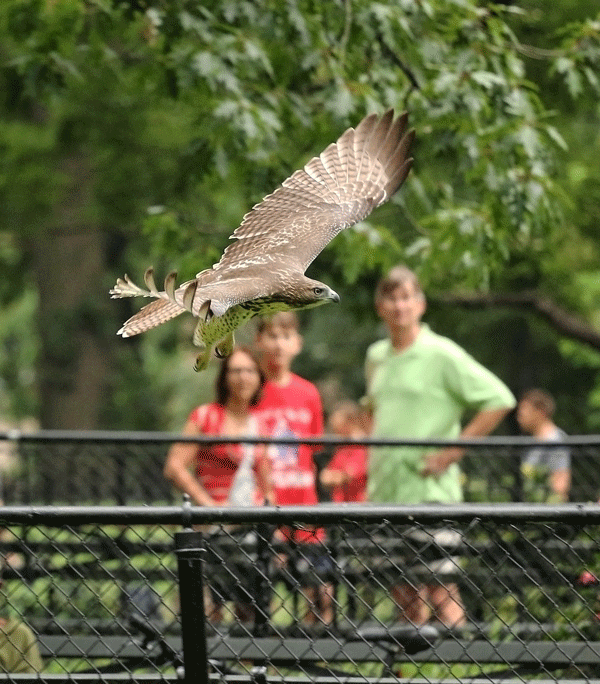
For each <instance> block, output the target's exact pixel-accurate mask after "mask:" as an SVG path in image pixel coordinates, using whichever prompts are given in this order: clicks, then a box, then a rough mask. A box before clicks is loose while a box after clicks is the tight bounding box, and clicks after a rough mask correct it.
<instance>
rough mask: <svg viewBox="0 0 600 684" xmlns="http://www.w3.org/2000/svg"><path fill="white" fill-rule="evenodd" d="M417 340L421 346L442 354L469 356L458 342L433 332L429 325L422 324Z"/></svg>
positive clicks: (454, 356) (453, 356) (458, 356)
mask: <svg viewBox="0 0 600 684" xmlns="http://www.w3.org/2000/svg"><path fill="white" fill-rule="evenodd" d="M418 341H419V345H420V346H421V347H422V348H425V349H429V350H431V351H432V352H435V353H438V354H440V355H442V356H447V357H451V358H468V357H469V354H468V352H466V351H465V350H464V349H463V348H462V347H461V346H460V344H458V343H457V342H455V341H454V340H451V339H450V338H449V337H445V336H444V335H440V334H439V333H436V332H434V331H433V330H431V328H430V327H429V326H423V328H422V329H421V333H420V335H419V338H418Z"/></svg>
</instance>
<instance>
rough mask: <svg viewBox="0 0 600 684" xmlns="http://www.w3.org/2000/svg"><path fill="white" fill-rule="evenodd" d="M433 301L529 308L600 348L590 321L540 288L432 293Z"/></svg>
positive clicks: (473, 306)
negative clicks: (544, 293) (545, 294)
mask: <svg viewBox="0 0 600 684" xmlns="http://www.w3.org/2000/svg"><path fill="white" fill-rule="evenodd" d="M429 299H430V300H431V301H432V302H439V303H443V304H452V305H453V306H462V307H465V308H468V309H484V308H500V307H512V308H515V309H526V310H529V311H532V312H533V313H535V314H537V315H538V316H540V317H541V318H543V319H544V320H546V321H547V322H548V323H549V324H550V326H551V327H552V328H554V330H556V331H557V332H558V333H560V334H561V335H564V336H565V337H568V338H570V339H572V340H577V341H578V342H582V343H583V344H586V345H588V346H590V347H592V348H593V349H600V332H598V331H597V330H595V329H594V328H593V327H592V326H591V325H590V324H589V323H588V322H587V321H584V320H583V319H582V318H579V317H578V316H576V315H574V314H572V313H570V312H569V311H565V309H563V308H561V307H560V306H559V305H558V304H556V302H553V301H552V300H551V299H549V298H548V297H544V296H542V295H540V294H539V293H537V292H507V293H482V294H477V293H474V294H444V295H437V296H433V297H429Z"/></svg>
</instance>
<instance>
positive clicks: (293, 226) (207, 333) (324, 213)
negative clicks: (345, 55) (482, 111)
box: [110, 109, 414, 371]
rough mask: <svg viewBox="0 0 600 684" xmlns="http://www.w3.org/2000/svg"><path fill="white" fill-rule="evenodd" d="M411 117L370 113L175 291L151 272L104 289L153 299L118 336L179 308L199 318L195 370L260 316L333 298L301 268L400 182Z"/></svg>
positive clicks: (223, 352) (171, 279) (406, 166)
mask: <svg viewBox="0 0 600 684" xmlns="http://www.w3.org/2000/svg"><path fill="white" fill-rule="evenodd" d="M407 118H408V116H407V114H406V113H404V114H402V115H401V116H399V117H398V118H397V119H396V120H394V111H393V110H392V109H391V110H389V111H388V112H386V113H385V114H384V115H383V116H382V117H381V118H379V117H377V115H375V114H371V115H370V116H367V117H366V118H364V119H363V120H362V121H361V122H360V123H359V124H358V126H357V127H356V129H353V128H349V129H348V130H347V131H346V132H345V133H344V134H343V135H342V136H341V137H340V138H339V139H338V141H337V142H335V143H332V144H331V145H329V147H327V148H326V149H325V150H324V151H323V152H322V153H321V154H320V155H319V156H318V157H314V158H313V159H311V160H310V161H309V162H308V164H306V166H305V167H304V169H301V170H299V171H296V172H295V173H294V174H292V175H291V176H290V177H289V178H288V179H287V180H285V181H284V182H283V183H282V185H281V186H280V187H279V188H277V190H275V192H273V193H272V194H270V195H267V196H266V197H265V198H264V199H263V201H262V202H260V203H259V204H257V205H255V206H254V207H253V208H252V210H251V211H249V212H248V213H247V214H246V215H245V216H244V218H243V220H242V223H241V225H240V226H239V227H238V228H237V229H236V230H235V232H234V233H233V235H232V236H231V237H232V238H233V239H234V240H235V242H233V243H231V244H230V245H229V246H228V247H227V248H226V249H225V251H224V252H223V256H222V257H221V260H220V261H219V262H218V263H217V264H215V265H214V266H213V267H212V268H209V269H207V270H205V271H201V272H200V273H198V275H197V276H196V277H195V278H194V280H189V281H187V282H185V283H183V284H182V285H180V286H179V287H177V288H175V280H176V278H177V274H176V273H170V274H169V275H168V276H167V277H166V279H165V285H164V288H165V289H164V291H162V292H159V291H158V290H157V289H156V285H155V284H154V275H153V271H152V269H151V268H149V269H148V270H147V271H146V273H145V275H144V280H145V283H146V286H147V288H148V289H147V290H144V289H142V288H140V287H138V286H137V285H135V284H134V283H133V282H132V281H131V280H130V279H129V277H128V276H127V275H125V277H124V279H121V278H119V279H118V280H117V284H116V285H115V287H114V288H113V289H112V290H111V291H110V294H111V296H112V297H113V298H115V297H137V296H141V297H155V298H156V301H154V302H151V303H150V304H148V305H147V306H145V307H144V308H143V309H141V310H140V311H139V312H138V313H136V314H135V315H134V316H132V317H131V318H130V319H129V320H128V321H126V322H125V323H124V325H123V327H122V328H121V329H120V330H119V332H118V334H120V335H122V336H123V337H131V336H132V335H137V334H138V333H141V332H144V331H146V330H149V329H150V328H154V327H156V326H158V325H161V324H162V323H165V322H166V321H168V320H170V319H171V318H175V316H178V315H179V314H181V313H183V312H184V311H189V312H190V313H192V314H193V315H194V316H196V317H197V318H198V323H197V325H196V329H195V331H194V338H193V342H194V344H195V345H196V346H198V347H203V348H204V351H203V352H202V353H201V354H200V355H199V356H198V358H197V360H196V365H195V366H194V368H195V370H197V371H199V370H203V369H204V368H206V366H207V365H208V362H209V360H210V358H211V355H212V353H213V350H215V351H216V353H217V355H218V356H221V357H223V356H227V355H228V354H230V353H231V350H232V349H233V345H234V338H233V335H234V332H235V329H236V328H238V327H239V326H240V325H241V324H242V323H243V322H244V321H246V320H248V319H249V318H252V316H256V315H268V314H271V313H274V312H276V311H286V310H290V309H308V308H312V307H315V306H320V305H321V304H326V303H327V302H330V301H333V302H337V301H339V296H338V295H337V294H336V293H335V292H334V291H333V290H332V289H331V288H330V287H328V286H327V285H325V284H323V283H320V282H318V281H317V280H311V279H310V278H307V277H306V276H305V275H304V272H305V271H306V269H307V268H308V266H309V265H310V264H311V262H312V261H313V260H314V259H315V257H316V256H317V255H318V254H319V253H320V252H321V250H322V249H323V248H324V247H325V245H327V243H328V242H330V241H331V240H332V239H333V238H334V237H335V236H336V235H337V234H338V233H339V232H341V231H342V230H344V228H348V227H349V226H352V225H354V224H355V223H357V222H358V221H361V220H362V219H364V218H365V217H366V216H368V215H369V214H370V213H371V211H372V210H373V209H374V208H375V207H378V206H379V205H380V204H383V203H384V202H386V201H387V200H389V199H390V197H391V196H392V195H393V194H394V193H395V192H396V190H398V188H399V187H400V186H401V185H402V183H403V182H404V180H405V178H406V176H407V175H408V172H409V170H410V167H411V165H412V159H410V158H408V152H409V149H410V146H411V143H412V140H413V138H414V131H409V132H406V125H407Z"/></svg>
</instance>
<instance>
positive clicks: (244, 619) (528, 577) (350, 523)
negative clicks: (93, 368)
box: [0, 433, 600, 684]
mask: <svg viewBox="0 0 600 684" xmlns="http://www.w3.org/2000/svg"><path fill="white" fill-rule="evenodd" d="M0 437H1V436H0ZM181 439H182V438H181V437H180V436H175V435H146V434H127V435H123V434H114V433H112V434H98V433H87V434H86V433H75V434H73V433H66V434H65V433H63V434H57V433H39V434H37V435H31V436H24V435H19V434H16V433H11V434H9V435H4V442H5V444H6V445H10V446H11V447H12V454H10V455H9V459H12V462H13V470H12V472H11V474H10V475H9V477H8V478H5V487H4V501H5V504H6V505H5V506H4V507H3V508H0V518H1V521H0V556H1V557H2V559H3V575H4V577H3V588H2V592H1V594H2V598H3V601H2V604H1V605H0V681H2V680H4V681H7V680H8V681H26V680H28V678H29V679H30V680H31V681H52V682H56V684H58V682H65V681H70V682H90V681H94V682H111V681H128V682H138V684H139V683H141V682H161V681H176V680H178V679H182V678H183V677H184V676H185V681H186V682H194V683H196V682H203V681H206V680H207V679H210V680H211V681H219V682H221V681H229V682H235V681H239V682H242V681H243V682H250V681H252V682H257V683H259V684H265V683H266V682H267V681H283V680H285V681H286V682H288V681H295V682H298V683H300V682H308V681H318V682H320V683H321V684H326V683H327V684H329V683H330V682H331V683H332V682H340V683H341V682H349V683H350V682H354V681H356V682H358V681H361V682H364V681H372V682H378V683H379V682H381V683H382V684H389V683H390V682H392V681H396V680H397V679H398V678H402V679H404V680H408V681H411V682H424V681H427V682H434V681H435V682H442V681H456V680H457V679H460V680H462V679H468V680H469V681H479V680H481V681H490V680H494V681H495V680H505V679H508V680H518V681H523V680H529V679H536V680H555V679H558V678H560V679H563V680H586V681H591V680H598V681H600V617H599V616H600V583H599V580H598V577H599V576H600V535H599V531H600V506H598V505H597V504H596V503H580V504H576V503H570V504H563V505H559V506H549V505H539V504H536V505H533V504H525V503H518V502H517V501H518V500H519V499H520V498H522V497H523V496H524V493H525V492H524V488H523V481H522V473H521V468H520V464H521V456H522V454H523V452H524V450H526V449H527V448H530V447H531V446H532V445H533V444H534V443H533V442H532V441H531V440H525V439H512V440H508V439H491V440H482V441H481V442H472V443H469V446H470V450H469V454H468V456H467V458H466V459H465V461H464V462H463V464H462V465H463V472H464V486H465V491H466V495H467V498H468V499H469V500H470V503H466V504H461V505H454V506H416V507H400V506H398V507H389V506H386V507H374V506H370V505H353V504H323V505H321V506H315V507H303V508H277V509H275V508H270V507H265V508H254V509H225V508H219V509H199V508H192V507H190V506H189V505H187V504H184V505H183V506H168V505H165V504H168V503H170V502H172V501H179V500H180V496H179V495H178V494H174V493H173V492H172V491H171V489H170V487H168V486H167V485H166V484H165V482H164V479H163V477H162V467H163V463H164V459H165V455H166V451H167V449H168V447H169V445H170V443H172V442H173V441H178V440H181ZM1 441H2V439H0V442H1ZM194 441H198V440H194ZM325 441H327V440H325ZM332 444H333V442H332V441H330V443H329V444H326V447H328V446H329V447H330V446H332ZM430 444H431V446H432V448H435V447H437V446H440V444H441V443H439V442H432V443H430ZM568 445H569V448H570V451H571V455H572V460H573V488H572V493H571V498H572V499H575V500H579V501H582V502H584V501H594V502H595V501H596V500H597V479H596V478H597V477H598V479H600V470H599V469H598V468H597V466H596V463H597V453H598V446H600V438H583V437H579V438H570V439H569V442H568ZM408 446H410V447H414V448H418V447H419V446H422V444H420V443H412V444H409V445H408ZM482 502H483V503H482ZM485 502H491V503H485ZM65 503H68V504H77V506H73V507H65V506H64V505H63V504H65ZM99 503H100V504H103V505H102V506H97V504H99ZM115 503H118V504H127V505H118V506H115V505H114V504H115ZM140 503H142V504H146V505H143V506H139V505H137V504H140ZM46 504H52V505H46ZM133 504H136V506H135V507H134V506H133ZM148 504H150V505H148ZM440 596H442V598H443V600H442V604H441V605H442V606H443V604H444V603H443V602H444V601H447V602H452V603H453V605H454V607H456V606H458V607H459V608H460V610H459V611H458V613H456V612H455V613H454V614H455V615H456V614H458V615H464V617H461V618H460V619H459V620H458V622H454V623H452V622H448V620H447V617H446V618H444V616H443V615H442V613H444V611H443V610H440V605H439V597H440ZM407 597H408V598H410V601H408V599H407ZM434 597H437V598H435V600H434ZM436 601H437V603H436ZM432 602H433V604H434V605H433V606H429V605H428V604H431V603H432ZM415 606H420V607H426V608H427V607H433V608H437V609H438V613H437V614H435V612H434V613H433V614H432V615H431V617H430V619H429V620H428V622H427V624H425V625H422V624H420V623H419V621H417V620H416V619H415V617H414V616H415V614H416V613H415V611H414V608H415ZM417 612H418V611H417ZM450 613H451V614H452V611H450ZM440 617H442V618H443V619H445V622H443V621H442V622H440V620H439V618H440ZM23 625H25V627H24V628H23ZM32 643H34V644H35V646H32ZM36 649H37V651H39V654H40V656H41V659H42V663H41V664H39V661H38V660H37V657H36V652H37V651H36ZM5 652H10V653H12V656H11V657H12V660H10V662H8V661H6V660H5V659H3V658H5V656H3V654H4V653H5ZM7 662H8V664H7ZM40 668H41V673H40V672H38V673H37V674H19V673H20V672H34V671H36V670H38V671H39V670H40ZM1 672H4V674H1ZM32 678H33V679H32Z"/></svg>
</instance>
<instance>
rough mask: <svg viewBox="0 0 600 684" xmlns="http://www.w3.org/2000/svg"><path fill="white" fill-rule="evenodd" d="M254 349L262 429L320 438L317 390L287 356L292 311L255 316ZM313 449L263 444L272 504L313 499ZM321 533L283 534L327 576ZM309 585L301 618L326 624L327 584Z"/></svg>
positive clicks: (292, 346) (291, 353)
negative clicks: (306, 610)
mask: <svg viewBox="0 0 600 684" xmlns="http://www.w3.org/2000/svg"><path fill="white" fill-rule="evenodd" d="M256 349H257V350H258V352H259V356H260V361H261V367H262V370H263V372H264V374H265V376H266V379H267V381H266V383H265V385H264V387H263V392H262V398H261V400H260V403H259V404H258V406H257V407H256V411H257V413H258V415H259V416H260V419H261V422H262V424H263V425H265V426H266V428H267V431H268V434H270V435H271V436H273V437H280V438H291V439H302V438H305V437H310V438H312V437H320V436H321V435H322V434H323V407H322V403H321V397H320V395H319V392H318V390H317V388H316V387H315V386H314V385H313V384H312V383H311V382H309V381H308V380H305V379H304V378H301V377H300V376H299V375H296V374H295V373H293V372H292V371H291V365H292V362H293V360H294V359H295V358H296V356H298V354H299V353H300V351H301V350H302V336H301V335H300V333H299V331H298V317H297V316H296V314H295V313H294V312H293V311H283V312H279V313H276V314H275V315H273V316H272V317H269V318H264V319H259V322H258V329H257V335H256ZM314 451H315V447H312V446H307V445H306V444H301V445H299V446H296V445H273V446H271V447H270V448H269V455H270V457H271V478H272V482H273V489H274V492H275V501H276V503H277V505H279V506H310V505H315V504H317V503H318V499H317V490H316V469H315V464H314V461H313V452H314ZM324 536H325V534H324V530H323V529H311V528H304V529H299V530H296V531H295V532H294V533H292V534H291V535H290V533H289V532H288V533H287V537H288V539H290V540H292V541H294V542H296V543H299V544H301V545H302V548H301V551H300V556H301V558H302V557H303V558H304V559H305V560H308V561H309V562H310V565H311V567H312V569H313V570H314V571H315V574H316V575H317V577H318V578H319V580H323V579H327V574H328V573H329V572H330V570H331V558H330V557H329V556H328V554H326V553H324V549H323V548H322V547H321V545H320V543H319V542H321V541H322V540H323V539H324ZM312 584H313V586H310V587H305V588H304V593H305V596H306V598H307V600H308V602H309V605H310V610H309V613H308V615H306V616H305V620H304V622H305V623H317V622H321V623H325V624H329V623H331V622H332V619H333V612H332V610H333V609H332V586H331V583H329V582H325V581H316V582H314V583H312Z"/></svg>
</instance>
